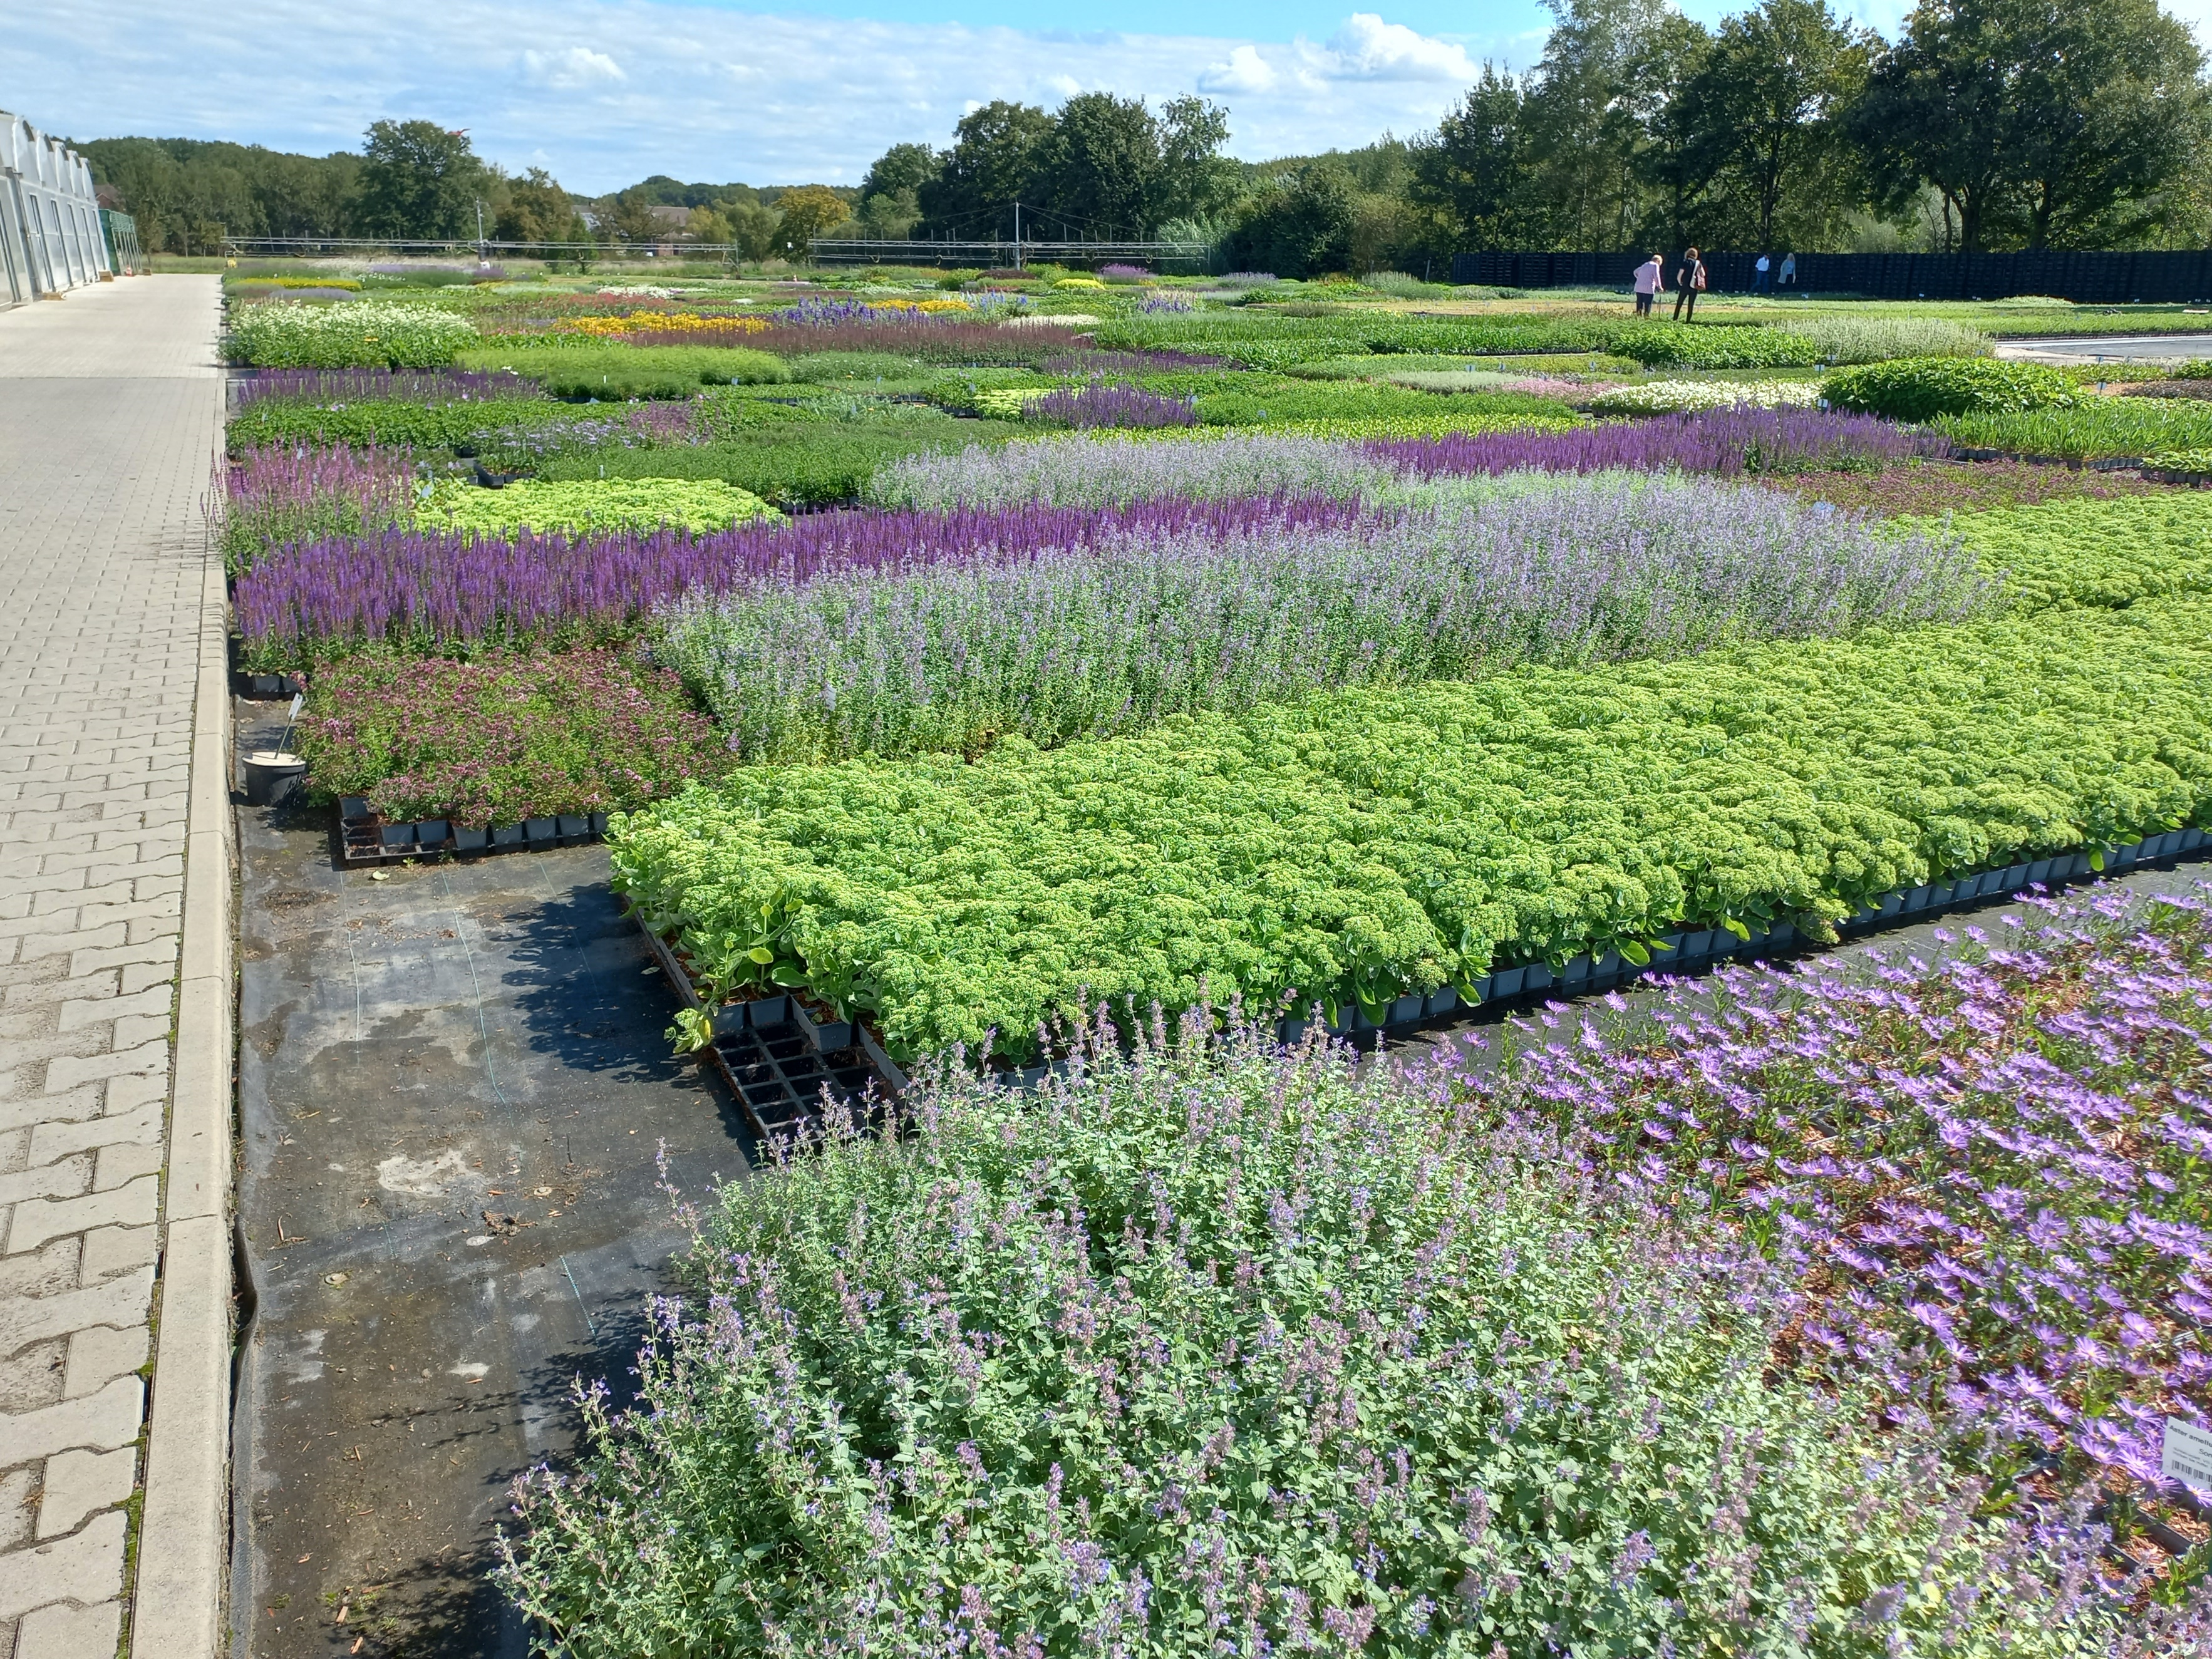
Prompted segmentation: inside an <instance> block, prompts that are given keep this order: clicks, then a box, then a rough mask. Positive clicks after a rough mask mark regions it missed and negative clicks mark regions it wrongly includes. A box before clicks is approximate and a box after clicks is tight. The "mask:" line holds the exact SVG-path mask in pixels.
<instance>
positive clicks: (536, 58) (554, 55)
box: [522, 46, 629, 92]
mask: <svg viewBox="0 0 2212 1659" xmlns="http://www.w3.org/2000/svg"><path fill="white" fill-rule="evenodd" d="M522 78H523V79H524V80H526V81H527V82H530V83H531V84H532V86H538V87H544V88H546V89H547V90H548V91H550V92H574V91H576V90H578V89H579V88H584V87H592V86H603V85H605V84H606V83H607V82H614V81H627V80H629V76H627V75H625V74H623V66H622V65H621V64H617V62H615V60H614V59H613V58H610V57H608V56H607V55H606V53H605V52H593V51H592V49H591V48H590V47H589V46H570V47H569V48H568V50H567V51H566V52H534V51H533V52H524V53H523V54H522Z"/></svg>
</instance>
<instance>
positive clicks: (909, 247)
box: [224, 236, 1212, 264]
mask: <svg viewBox="0 0 2212 1659" xmlns="http://www.w3.org/2000/svg"><path fill="white" fill-rule="evenodd" d="M224 245H225V246H227V247H228V248H230V249H231V250H233V251H234V252H239V253H258V252H269V253H295V254H297V253H312V252H385V253H464V252H472V253H476V254H477V255H478V256H479V257H480V258H489V257H490V256H491V255H493V254H503V253H512V254H520V255H534V254H546V255H552V256H556V257H558V258H582V257H587V256H597V257H599V258H620V257H622V256H624V255H641V254H646V253H656V254H657V253H658V252H659V251H660V250H662V249H666V250H668V251H669V252H670V254H671V257H673V256H675V255H678V254H684V255H690V254H702V255H716V254H720V255H725V256H727V257H730V258H743V257H745V250H744V247H743V246H741V245H740V244H738V243H736V242H685V241H679V240H676V239H674V238H672V237H671V238H668V239H665V240H653V241H640V242H501V241H489V240H487V241H483V242H479V241H477V240H475V239H474V238H472V237H443V238H441V237H388V236H384V237H370V236H231V237H226V238H225V239H224ZM806 248H807V256H808V257H809V258H813V259H828V260H833V261H834V260H839V259H850V258H863V257H865V258H869V259H872V260H874V261H876V262H878V263H883V264H901V263H908V264H922V263H930V262H933V261H941V260H945V259H957V258H963V257H971V256H972V257H975V258H990V259H993V260H996V259H998V258H1000V257H1002V256H1004V255H1006V254H1008V253H1012V255H1013V256H1014V258H1016V260H1017V261H1019V260H1020V259H1023V258H1031V259H1046V260H1053V261H1059V260H1065V259H1079V260H1098V259H1148V258H1149V259H1176V260H1187V259H1195V260H1204V259H1205V258H1206V257H1207V256H1208V255H1209V254H1210V253H1211V252H1212V244H1210V243H1206V242H1194V241H1161V240H1150V241H1146V240H1078V241H1039V240H1032V239H1029V238H1024V239H1021V240H1012V239H1008V238H1005V237H977V238H968V239H961V240H930V239H927V238H916V237H908V238H897V239H890V238H885V239H874V240H872V239H868V238H862V237H836V236H817V237H813V238H811V239H810V240H808V242H807V245H806ZM899 256H913V257H910V258H900V257H899Z"/></svg>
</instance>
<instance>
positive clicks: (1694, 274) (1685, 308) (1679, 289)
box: [1674, 248, 1705, 323]
mask: <svg viewBox="0 0 2212 1659" xmlns="http://www.w3.org/2000/svg"><path fill="white" fill-rule="evenodd" d="M1704 292H1705V261H1704V260H1703V259H1700V258H1699V257H1698V250H1697V249H1695V248H1692V249H1690V250H1689V252H1686V253H1685V254H1683V256H1682V264H1681V268H1680V270H1677V271H1675V273H1674V320H1675V321H1676V322H1678V323H1694V322H1695V321H1697V320H1698V295H1700V294H1703V293H1704Z"/></svg>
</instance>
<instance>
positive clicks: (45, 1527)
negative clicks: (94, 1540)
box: [39, 1446, 138, 1538]
mask: <svg viewBox="0 0 2212 1659" xmlns="http://www.w3.org/2000/svg"><path fill="white" fill-rule="evenodd" d="M137 1481H138V1449H137V1447H136V1446H120V1447H118V1448H117V1449H115V1450H113V1451H85V1450H82V1449H70V1450H69V1451H64V1452H57V1453H55V1454H54V1455H52V1457H49V1458H48V1459H47V1460H46V1490H45V1491H44V1492H42V1493H41V1494H40V1498H39V1536H40V1537H41V1538H53V1537H57V1536H58V1535H59V1534H63V1533H65V1532H75V1531H76V1529H77V1527H78V1525H79V1523H81V1522H82V1521H83V1520H84V1518H85V1516H88V1515H90V1514H91V1513H92V1512H93V1511H94V1510H105V1509H112V1508H113V1507H114V1506H115V1505H116V1504H120V1503H121V1502H122V1501H123V1500H124V1499H125V1498H128V1497H130V1496H131V1487H133V1486H136V1485H137Z"/></svg>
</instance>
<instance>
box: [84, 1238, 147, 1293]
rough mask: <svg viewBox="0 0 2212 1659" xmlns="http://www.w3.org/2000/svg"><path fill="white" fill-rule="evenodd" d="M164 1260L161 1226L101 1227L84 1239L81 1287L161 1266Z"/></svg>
mask: <svg viewBox="0 0 2212 1659" xmlns="http://www.w3.org/2000/svg"><path fill="white" fill-rule="evenodd" d="M160 1262H161V1229H160V1228H159V1227H155V1226H144V1227H98V1228H95V1229H94V1230H93V1231H91V1232H88V1233H87V1234H86V1235H85V1236H84V1255H83V1257H82V1260H81V1261H79V1263H78V1265H77V1279H78V1281H79V1282H80V1283H81V1284H85V1285H96V1284H98V1283H99V1282H100V1280H102V1279H112V1278H114V1277H115V1275H116V1274H118V1273H130V1272H131V1271H132V1270H134V1269H136V1268H139V1267H155V1266H158V1265H159V1264H160Z"/></svg>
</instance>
